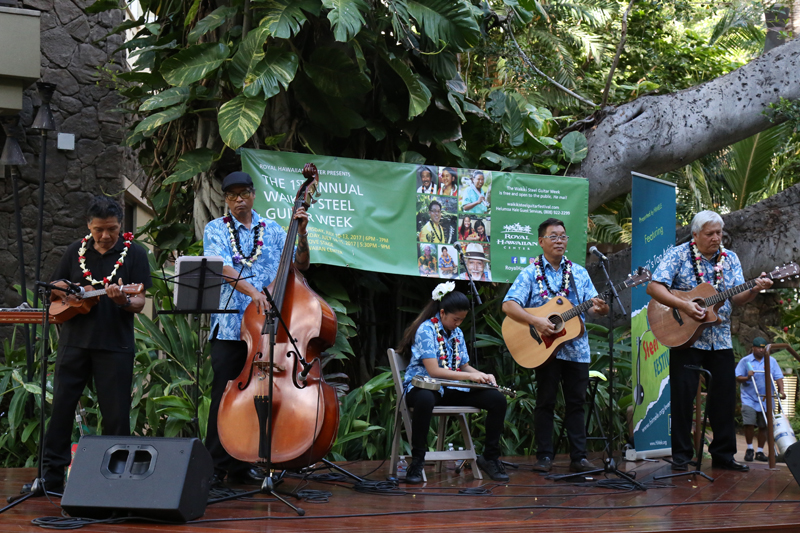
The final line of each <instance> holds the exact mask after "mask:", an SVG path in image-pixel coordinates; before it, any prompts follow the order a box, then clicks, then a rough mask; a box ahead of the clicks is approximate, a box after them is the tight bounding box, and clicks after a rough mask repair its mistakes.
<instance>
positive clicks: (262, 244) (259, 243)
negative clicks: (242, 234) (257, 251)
mask: <svg viewBox="0 0 800 533" xmlns="http://www.w3.org/2000/svg"><path fill="white" fill-rule="evenodd" d="M256 244H258V245H259V246H264V241H256Z"/></svg>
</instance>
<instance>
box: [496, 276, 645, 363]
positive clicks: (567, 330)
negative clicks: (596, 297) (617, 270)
mask: <svg viewBox="0 0 800 533" xmlns="http://www.w3.org/2000/svg"><path fill="white" fill-rule="evenodd" d="M648 281H650V271H649V270H647V269H646V268H643V267H639V269H638V270H637V271H636V274H629V275H628V278H627V279H626V280H625V281H623V282H622V283H619V284H618V285H615V286H614V288H615V289H616V290H617V291H621V290H623V289H630V288H631V287H636V286H637V285H641V284H642V283H647V282H648ZM608 292H610V290H609V291H606V292H605V293H603V294H604V295H605V294H606V293H608ZM601 297H602V296H601ZM592 305H593V304H592V301H591V300H586V301H585V302H583V303H582V304H580V305H579V306H577V307H575V306H573V305H572V302H570V301H569V300H567V298H566V296H556V297H554V298H550V299H549V300H548V301H547V302H545V303H544V305H542V306H540V307H528V308H525V312H526V313H528V314H531V315H533V316H538V317H540V318H546V319H547V320H549V321H550V322H551V323H552V324H553V325H555V330H556V331H555V333H554V334H552V335H540V334H539V332H538V331H537V330H536V328H535V327H533V326H531V325H530V324H528V323H527V322H519V321H518V320H516V319H514V318H511V317H510V316H507V317H506V318H505V320H503V340H504V341H505V342H506V346H507V347H508V351H509V352H511V356H512V357H513V358H514V360H515V361H516V362H517V364H519V365H520V366H523V367H525V368H536V367H537V366H541V365H543V364H545V363H546V362H547V361H549V360H550V359H552V358H553V357H555V355H556V353H558V350H559V348H561V347H562V346H563V345H564V344H565V343H567V342H569V341H571V340H572V339H575V338H577V337H579V336H581V335H583V332H584V326H583V320H581V314H582V313H584V312H585V311H588V310H589V309H590V308H591V307H592Z"/></svg>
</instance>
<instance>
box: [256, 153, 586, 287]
mask: <svg viewBox="0 0 800 533" xmlns="http://www.w3.org/2000/svg"><path fill="white" fill-rule="evenodd" d="M241 156H242V170H244V171H245V172H247V173H248V174H250V176H252V177H253V180H254V183H255V185H256V191H257V192H256V200H255V205H254V208H255V210H256V211H258V212H259V213H261V214H262V215H264V216H266V218H269V219H271V220H274V221H276V222H277V223H278V224H280V225H281V226H283V227H284V228H286V227H287V226H288V224H289V217H290V214H291V210H292V204H293V201H294V198H295V194H296V192H297V190H298V188H299V187H300V185H301V184H302V183H303V181H304V179H303V176H302V170H303V166H304V165H305V164H306V163H314V164H315V165H316V166H317V169H318V170H319V176H320V182H319V186H318V192H319V196H318V198H317V199H316V202H315V203H314V204H313V205H312V207H311V208H310V209H309V210H308V213H309V217H310V224H309V226H308V228H309V229H308V231H309V234H308V242H309V247H310V248H311V251H312V261H313V262H314V263H323V264H329V265H337V266H345V267H352V268H357V269H361V270H369V271H373V272H384V273H388V274H405V275H412V276H424V277H432V278H439V279H466V278H467V272H466V271H465V269H464V267H463V266H462V265H461V264H460V262H459V260H458V251H457V249H456V245H460V247H461V249H462V250H463V251H464V254H465V256H466V263H467V268H469V270H470V273H471V274H472V278H473V279H474V280H475V281H496V282H501V283H510V282H512V281H514V279H516V277H517V275H518V274H519V271H521V270H522V269H524V268H525V267H526V266H527V265H529V264H530V263H531V262H532V261H533V257H535V256H536V255H538V254H540V253H541V249H540V247H539V244H538V238H537V234H536V230H537V226H538V225H539V223H541V222H542V221H544V220H545V219H547V218H550V217H555V218H559V219H562V220H563V221H564V223H565V224H566V226H567V231H568V233H569V235H570V240H569V250H574V253H573V255H574V257H573V258H572V259H573V260H574V261H575V262H576V263H578V264H583V263H584V261H585V253H584V250H585V249H586V217H587V209H588V201H589V200H588V195H589V185H588V182H587V181H586V180H585V179H582V178H567V177H562V176H539V175H533V174H515V173H508V172H495V171H485V170H479V169H461V168H452V167H439V166H435V165H415V164H407V163H390V162H383V161H370V160H363V159H346V158H341V157H326V156H315V155H308V154H292V153H286V152H273V151H266V150H252V149H242V150H241Z"/></svg>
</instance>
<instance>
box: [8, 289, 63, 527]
mask: <svg viewBox="0 0 800 533" xmlns="http://www.w3.org/2000/svg"><path fill="white" fill-rule="evenodd" d="M36 284H37V285H39V286H40V287H41V292H42V304H43V305H44V307H43V308H42V365H41V367H40V368H39V373H40V374H41V380H40V382H39V387H40V395H41V398H40V400H41V409H39V451H38V454H37V455H38V456H39V460H38V463H39V464H38V466H37V470H36V479H34V480H33V483H32V485H31V490H30V492H28V493H26V494H20V495H18V496H9V497H8V499H7V500H6V501H7V502H8V504H9V505H6V506H5V507H3V508H2V509H0V514H2V513H4V512H5V511H8V510H9V509H11V508H12V507H15V506H17V505H19V504H21V503H22V502H24V501H26V500H27V499H29V498H34V497H36V496H47V497H48V498H49V497H50V496H55V497H57V498H60V497H61V493H58V492H53V491H49V490H46V489H45V483H44V472H43V468H42V463H43V462H44V440H45V427H44V426H45V418H46V417H45V416H44V411H45V408H46V406H47V366H48V364H49V361H48V351H49V348H50V295H51V293H52V291H54V290H56V291H61V292H64V293H65V294H76V292H77V291H75V290H73V289H71V288H68V289H63V288H61V287H57V286H55V285H52V284H50V283H45V282H43V281H37V282H36Z"/></svg>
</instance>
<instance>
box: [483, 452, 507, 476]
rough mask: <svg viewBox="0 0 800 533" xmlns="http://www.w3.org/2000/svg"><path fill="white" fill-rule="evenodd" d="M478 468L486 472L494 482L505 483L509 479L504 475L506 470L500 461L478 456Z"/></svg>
mask: <svg viewBox="0 0 800 533" xmlns="http://www.w3.org/2000/svg"><path fill="white" fill-rule="evenodd" d="M478 468H480V469H481V470H483V471H484V472H486V475H488V476H489V477H490V478H492V479H493V480H494V481H500V482H505V481H508V480H509V479H510V478H509V477H508V474H506V468H505V466H503V463H502V462H500V459H484V457H483V456H482V455H479V456H478Z"/></svg>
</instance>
